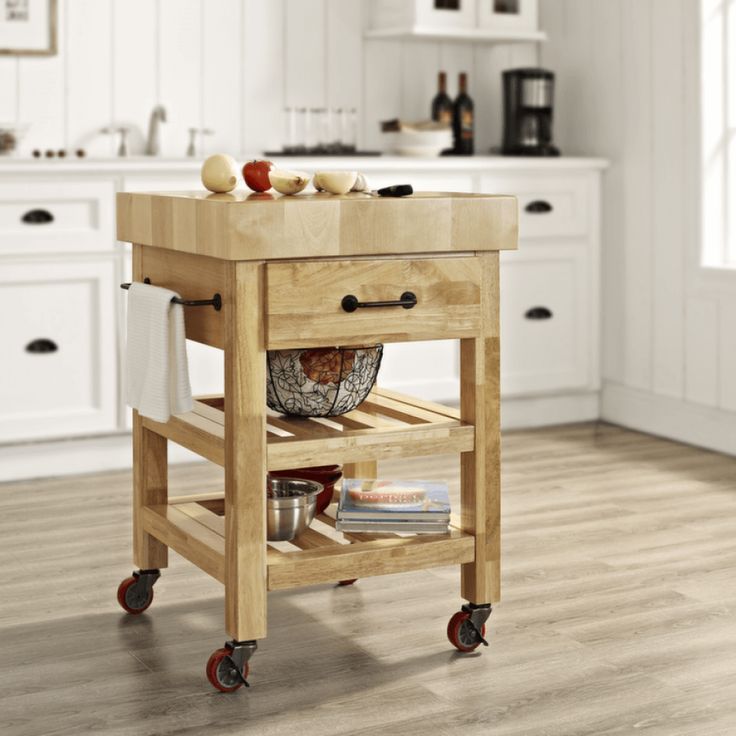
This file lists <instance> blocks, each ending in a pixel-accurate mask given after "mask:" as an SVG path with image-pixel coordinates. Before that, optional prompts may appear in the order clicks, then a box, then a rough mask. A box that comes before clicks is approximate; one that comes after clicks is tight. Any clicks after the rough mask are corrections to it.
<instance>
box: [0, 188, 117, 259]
mask: <svg viewBox="0 0 736 736" xmlns="http://www.w3.org/2000/svg"><path fill="white" fill-rule="evenodd" d="M114 203H115V184H114V182H113V181H112V180H105V179H100V180H95V181H67V180H66V179H59V180H54V181H38V180H36V179H34V180H32V181H31V180H28V179H26V180H20V181H3V182H2V183H0V253H2V254H3V255H4V254H18V255H19V256H22V257H25V256H27V255H28V254H30V253H51V254H56V253H59V252H64V253H76V252H80V251H85V252H87V251H97V252H98V253H99V252H100V251H110V250H111V249H112V246H113V242H114V241H113V232H114V228H115V224H114V223H115V210H114Z"/></svg>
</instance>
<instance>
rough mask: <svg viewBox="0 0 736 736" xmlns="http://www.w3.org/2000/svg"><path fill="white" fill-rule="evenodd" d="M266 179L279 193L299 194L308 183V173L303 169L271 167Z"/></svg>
mask: <svg viewBox="0 0 736 736" xmlns="http://www.w3.org/2000/svg"><path fill="white" fill-rule="evenodd" d="M268 180H269V181H270V182H271V186H272V187H273V188H274V189H275V190H276V191H277V192H279V193H280V194H299V192H301V191H302V189H304V187H306V186H307V184H309V174H306V173H304V172H303V171H284V170H283V169H271V171H269V172H268Z"/></svg>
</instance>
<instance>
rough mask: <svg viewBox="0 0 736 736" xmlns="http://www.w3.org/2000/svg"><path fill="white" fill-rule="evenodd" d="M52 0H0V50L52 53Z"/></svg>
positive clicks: (7, 53)
mask: <svg viewBox="0 0 736 736" xmlns="http://www.w3.org/2000/svg"><path fill="white" fill-rule="evenodd" d="M56 13H57V11H56V0H0V54H1V55H4V56H10V55H12V56H53V55H54V54H56Z"/></svg>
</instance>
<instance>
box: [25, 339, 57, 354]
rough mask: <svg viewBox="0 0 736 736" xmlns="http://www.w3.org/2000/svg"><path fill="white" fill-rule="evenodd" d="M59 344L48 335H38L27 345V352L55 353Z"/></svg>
mask: <svg viewBox="0 0 736 736" xmlns="http://www.w3.org/2000/svg"><path fill="white" fill-rule="evenodd" d="M58 349H59V346H58V345H57V344H56V343H55V342H54V341H53V340H49V339H48V337H37V338H36V339H35V340H31V341H30V342H29V343H28V345H26V352H27V353H55V352H56V351H57V350H58Z"/></svg>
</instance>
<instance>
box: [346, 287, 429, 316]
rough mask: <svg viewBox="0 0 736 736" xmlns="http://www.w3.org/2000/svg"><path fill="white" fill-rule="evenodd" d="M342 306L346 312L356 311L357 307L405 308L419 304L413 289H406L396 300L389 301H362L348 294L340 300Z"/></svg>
mask: <svg viewBox="0 0 736 736" xmlns="http://www.w3.org/2000/svg"><path fill="white" fill-rule="evenodd" d="M340 303H341V305H342V308H343V309H344V310H345V311H346V312H354V311H355V310H356V309H366V308H368V307H403V308H404V309H412V307H416V305H417V297H416V294H413V293H412V292H411V291H405V292H404V293H403V294H402V295H401V297H400V298H399V299H397V300H395V301H387V302H361V301H358V297H357V296H354V295H353V294H348V295H347V296H344V297H343V298H342V302H340Z"/></svg>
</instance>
